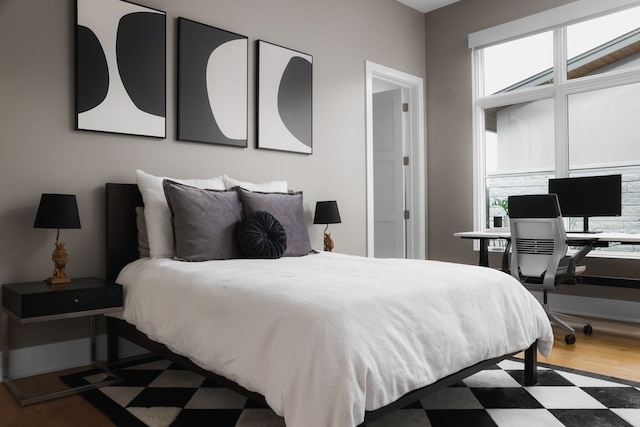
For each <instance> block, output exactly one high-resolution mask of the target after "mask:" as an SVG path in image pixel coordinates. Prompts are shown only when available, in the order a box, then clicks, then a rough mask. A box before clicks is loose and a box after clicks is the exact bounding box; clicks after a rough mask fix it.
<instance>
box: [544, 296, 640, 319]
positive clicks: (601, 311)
mask: <svg viewBox="0 0 640 427" xmlns="http://www.w3.org/2000/svg"><path fill="white" fill-rule="evenodd" d="M532 293H533V294H534V295H535V296H536V298H538V300H540V301H542V292H535V291H534V292H532ZM548 298H549V307H550V308H551V309H552V310H553V311H557V312H560V313H567V314H573V315H575V316H585V317H596V318H600V319H608V320H616V321H620V322H627V323H640V302H636V301H621V300H618V299H606V298H590V297H584V296H576V295H563V294H559V293H549V294H548Z"/></svg>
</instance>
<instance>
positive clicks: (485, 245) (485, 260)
mask: <svg viewBox="0 0 640 427" xmlns="http://www.w3.org/2000/svg"><path fill="white" fill-rule="evenodd" d="M489 240H490V239H483V238H481V239H480V261H479V263H478V265H480V266H482V267H489Z"/></svg>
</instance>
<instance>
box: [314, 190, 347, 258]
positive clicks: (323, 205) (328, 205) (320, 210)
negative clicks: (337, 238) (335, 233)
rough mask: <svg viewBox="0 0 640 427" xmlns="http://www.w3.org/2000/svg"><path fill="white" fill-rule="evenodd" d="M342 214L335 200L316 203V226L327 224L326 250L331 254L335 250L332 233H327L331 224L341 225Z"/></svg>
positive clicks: (325, 233) (325, 231)
mask: <svg viewBox="0 0 640 427" xmlns="http://www.w3.org/2000/svg"><path fill="white" fill-rule="evenodd" d="M341 222H342V221H341V220H340V212H339V211H338V204H337V203H336V201H335V200H329V201H324V202H317V203H316V213H315V215H314V216H313V223H314V224H326V227H325V229H324V250H325V251H327V252H331V251H332V250H333V239H332V238H331V233H327V229H328V228H329V224H340V223H341Z"/></svg>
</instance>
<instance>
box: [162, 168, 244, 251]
mask: <svg viewBox="0 0 640 427" xmlns="http://www.w3.org/2000/svg"><path fill="white" fill-rule="evenodd" d="M162 186H163V188H164V193H165V196H166V197H167V203H168V205H169V210H170V211H171V226H172V228H173V247H174V256H175V258H177V259H180V260H183V261H209V260H215V259H229V258H238V257H239V256H240V250H239V247H238V244H237V239H236V227H237V225H238V224H239V223H240V221H241V219H242V207H241V205H240V199H239V197H238V193H236V192H235V191H232V190H229V191H227V190H206V189H201V188H196V187H191V186H189V185H184V184H180V183H177V182H175V181H170V180H168V179H165V180H164V181H163V182H162Z"/></svg>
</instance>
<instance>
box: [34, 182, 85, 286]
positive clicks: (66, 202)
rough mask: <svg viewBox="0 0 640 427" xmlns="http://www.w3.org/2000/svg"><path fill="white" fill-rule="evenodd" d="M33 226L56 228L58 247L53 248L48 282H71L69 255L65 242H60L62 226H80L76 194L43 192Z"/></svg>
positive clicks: (55, 283)
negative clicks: (52, 267)
mask: <svg viewBox="0 0 640 427" xmlns="http://www.w3.org/2000/svg"><path fill="white" fill-rule="evenodd" d="M33 228H56V229H57V230H58V233H57V234H56V243H55V244H56V247H55V249H54V250H53V255H52V256H51V259H52V260H53V264H54V269H53V276H52V277H49V278H48V279H47V283H49V284H51V285H57V284H61V283H70V282H71V279H70V278H69V277H68V276H67V271H66V266H67V262H68V261H69V255H68V254H67V251H66V250H65V248H64V243H60V242H59V238H60V229H61V228H80V216H79V215H78V203H77V202H76V196H75V195H74V194H43V195H42V197H41V198H40V205H39V206H38V213H37V214H36V220H35V222H34V224H33Z"/></svg>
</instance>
